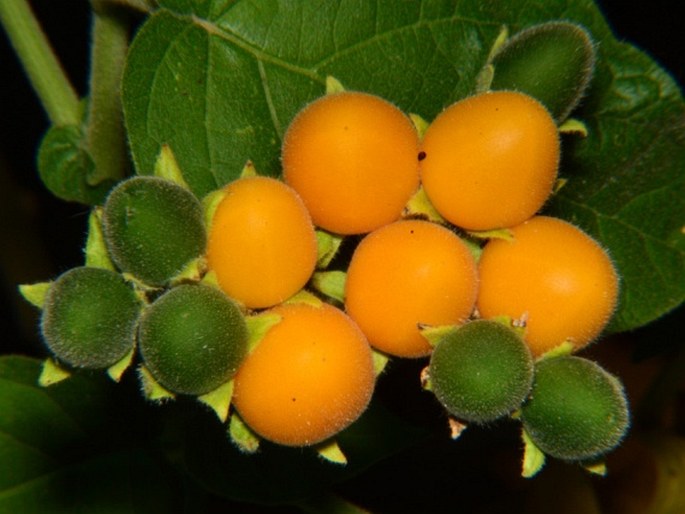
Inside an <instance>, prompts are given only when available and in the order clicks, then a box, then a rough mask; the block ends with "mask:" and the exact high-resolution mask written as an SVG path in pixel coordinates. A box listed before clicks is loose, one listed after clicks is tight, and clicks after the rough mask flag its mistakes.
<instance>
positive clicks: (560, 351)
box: [536, 341, 575, 362]
mask: <svg viewBox="0 0 685 514" xmlns="http://www.w3.org/2000/svg"><path fill="white" fill-rule="evenodd" d="M574 349H575V345H574V344H573V343H572V342H571V341H564V342H563V343H561V344H559V345H557V346H555V347H554V348H552V349H551V350H547V351H546V352H545V353H543V354H542V355H540V357H538V358H537V359H536V360H537V361H538V362H540V361H541V360H544V359H551V358H554V357H563V356H565V355H571V354H572V353H573V350H574Z"/></svg>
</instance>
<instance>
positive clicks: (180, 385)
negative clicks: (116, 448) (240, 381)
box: [138, 284, 247, 395]
mask: <svg viewBox="0 0 685 514" xmlns="http://www.w3.org/2000/svg"><path fill="white" fill-rule="evenodd" d="M138 345H139V348H140V353H141V355H142V358H143V362H144V364H145V366H146V368H147V369H148V371H149V372H150V373H151V374H152V376H153V377H154V378H155V380H157V381H158V382H159V383H160V384H161V385H162V386H163V387H165V388H167V389H169V390H170V391H172V392H174V393H180V394H191V395H202V394H204V393H207V392H209V391H212V390H214V389H216V388H217V387H219V386H220V385H221V384H223V383H224V382H226V381H228V380H229V379H230V378H232V377H233V375H234V374H235V372H236V370H237V369H238V366H239V365H240V363H241V362H242V359H243V357H244V356H245V354H246V349H247V327H246V324H245V319H244V318H243V315H242V313H241V312H240V309H239V308H238V306H237V305H236V304H235V302H233V300H231V299H229V298H228V297H227V296H226V295H225V294H223V293H222V292H221V291H219V290H217V289H215V288H213V287H209V286H205V285H199V284H198V285H189V284H185V285H180V286H177V287H174V288H173V289H170V290H169V291H168V292H166V293H164V294H163V295H162V296H160V297H159V298H158V299H157V300H155V301H154V303H152V305H150V306H149V307H148V308H147V309H146V310H145V312H144V313H143V316H142V318H141V321H140V324H139V330H138Z"/></svg>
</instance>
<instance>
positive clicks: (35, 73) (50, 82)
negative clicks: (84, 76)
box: [0, 0, 81, 125]
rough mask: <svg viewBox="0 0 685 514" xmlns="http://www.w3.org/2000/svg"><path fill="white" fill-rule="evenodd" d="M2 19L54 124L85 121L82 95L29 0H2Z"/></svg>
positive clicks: (0, 12)
mask: <svg viewBox="0 0 685 514" xmlns="http://www.w3.org/2000/svg"><path fill="white" fill-rule="evenodd" d="M0 22H1V23H2V25H3V27H4V28H5V31H6V32H7V35H8V36H9V39H10V42H11V43H12V46H13V47H14V50H15V52H16V53H17V56H18V57H19V60H20V61H21V63H22V65H23V67H24V70H25V71H26V74H27V75H28V78H29V80H30V82H31V84H32V86H33V88H34V89H35V91H36V93H37V94H38V97H39V98H40V101H41V103H42V104H43V107H44V109H45V111H46V112H47V114H48V117H49V118H50V121H51V122H52V123H53V124H54V125H77V124H79V123H80V122H81V119H80V118H81V117H80V112H81V110H80V107H79V98H78V95H77V94H76V91H75V90H74V88H73V87H72V85H71V83H70V82H69V79H68V78H67V76H66V74H65V72H64V70H63V69H62V66H61V64H60V63H59V61H58V59H57V56H56V55H55V53H54V52H53V50H52V47H51V46H50V43H49V41H48V39H47V37H46V35H45V33H44V32H43V30H42V29H41V27H40V25H39V23H38V20H36V17H35V15H34V14H33V12H32V11H31V7H30V6H29V4H28V2H27V0H2V1H0Z"/></svg>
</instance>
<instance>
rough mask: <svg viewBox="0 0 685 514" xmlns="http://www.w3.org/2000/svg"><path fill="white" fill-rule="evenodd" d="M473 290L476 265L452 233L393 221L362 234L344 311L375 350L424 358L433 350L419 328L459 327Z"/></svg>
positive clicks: (428, 225) (349, 273)
mask: <svg viewBox="0 0 685 514" xmlns="http://www.w3.org/2000/svg"><path fill="white" fill-rule="evenodd" d="M477 286H478V278H477V274H476V264H475V261H474V259H473V257H472V255H471V253H470V251H469V250H468V248H467V247H466V245H465V244H464V242H463V241H462V240H461V239H459V237H458V236H457V235H456V234H454V233H453V232H452V231H450V230H448V229H447V228H445V227H443V226H441V225H438V224H436V223H432V222H429V221H419V220H405V221H398V222H395V223H392V224H390V225H386V226H385V227H382V228H380V229H378V230H376V231H374V232H372V233H371V234H369V235H367V236H366V237H365V238H364V239H363V240H362V242H361V243H360V244H359V246H358V247H357V248H356V250H355V252H354V254H353V256H352V259H351V261H350V265H349V268H348V271H347V280H346V285H345V308H346V310H347V312H348V314H349V315H350V316H351V317H352V319H354V320H355V321H356V322H357V324H358V325H359V327H360V328H361V329H362V332H364V334H366V337H367V338H368V339H369V343H371V345H372V346H373V347H375V348H376V349H378V350H381V351H383V352H385V353H388V354H390V355H395V356H399V357H423V356H425V355H428V354H430V353H431V350H432V347H431V345H430V344H429V343H428V341H427V340H426V339H425V338H424V337H423V336H422V335H421V333H420V331H419V328H418V325H419V324H422V325H428V326H439V325H453V324H461V323H463V322H464V321H466V320H467V318H468V317H469V316H470V315H471V312H472V310H473V307H474V303H475V300H476V290H477Z"/></svg>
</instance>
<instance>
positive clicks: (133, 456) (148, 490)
mask: <svg viewBox="0 0 685 514" xmlns="http://www.w3.org/2000/svg"><path fill="white" fill-rule="evenodd" d="M40 366H41V365H40V363H39V362H38V361H35V360H32V359H28V358H25V357H18V356H11V357H7V356H5V357H1V358H0V413H1V414H0V462H1V463H2V465H1V466H0V513H2V514H4V513H7V514H16V513H21V514H33V513H36V514H58V513H59V514H62V513H64V514H67V513H68V514H76V513H83V514H106V513H112V514H126V513H142V512H145V513H148V512H149V513H155V512H159V513H169V512H176V510H174V509H175V507H174V503H173V499H174V495H173V493H172V489H171V484H169V483H167V481H166V477H165V476H164V475H163V474H162V473H161V472H160V466H159V464H158V463H157V462H156V461H155V459H154V458H153V454H151V453H149V452H146V451H144V450H142V449H139V448H138V445H139V444H140V441H137V440H135V439H134V438H133V436H131V440H130V441H129V440H128V438H127V436H129V435H130V434H129V433H128V431H127V430H126V429H125V428H124V427H125V426H126V422H125V421H124V420H122V419H118V418H117V416H116V415H115V414H114V413H115V411H116V410H117V409H116V408H115V406H114V400H113V397H112V395H113V391H114V390H113V387H115V386H114V384H108V383H106V382H105V379H104V378H102V379H100V380H95V379H91V378H88V377H85V376H80V375H77V376H74V377H72V378H70V379H69V380H67V381H65V382H61V383H59V384H57V385H54V386H51V387H49V388H43V387H40V386H38V375H39V374H40ZM128 392H129V393H130V391H128ZM129 421H130V420H129Z"/></svg>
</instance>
